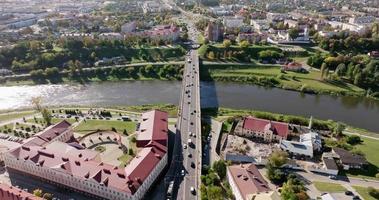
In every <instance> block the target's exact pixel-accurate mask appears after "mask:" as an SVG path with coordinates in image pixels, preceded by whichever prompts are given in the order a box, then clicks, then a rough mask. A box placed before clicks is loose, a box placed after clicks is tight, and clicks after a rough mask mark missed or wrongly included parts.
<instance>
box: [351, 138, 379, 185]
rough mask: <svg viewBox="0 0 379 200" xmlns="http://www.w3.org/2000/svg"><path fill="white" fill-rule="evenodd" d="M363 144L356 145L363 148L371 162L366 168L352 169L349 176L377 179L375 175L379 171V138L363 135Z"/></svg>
mask: <svg viewBox="0 0 379 200" xmlns="http://www.w3.org/2000/svg"><path fill="white" fill-rule="evenodd" d="M361 139H362V140H363V143H362V144H359V145H356V148H357V149H359V150H361V151H362V152H363V153H364V154H365V157H366V159H367V161H368V162H369V166H368V167H367V169H365V170H350V171H348V172H347V174H348V175H349V176H357V177H361V178H370V179H375V175H376V174H377V173H379V156H378V155H377V153H378V152H379V140H374V139H371V138H364V137H361Z"/></svg>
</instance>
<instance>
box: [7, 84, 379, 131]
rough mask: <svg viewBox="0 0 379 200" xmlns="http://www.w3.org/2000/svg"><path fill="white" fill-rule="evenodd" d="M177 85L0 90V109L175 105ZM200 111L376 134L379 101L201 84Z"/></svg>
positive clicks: (120, 85)
mask: <svg viewBox="0 0 379 200" xmlns="http://www.w3.org/2000/svg"><path fill="white" fill-rule="evenodd" d="M180 88H181V82H179V81H158V80H156V81H122V82H99V83H90V84H87V85H36V86H10V87H5V86H1V87H0V110H6V109H17V108H24V107H28V106H30V99H31V98H32V97H33V96H42V97H43V99H44V102H45V103H46V104H48V105H54V106H57V105H84V106H91V105H96V106H107V105H111V106H114V105H141V104H158V103H170V104H178V102H179V96H180ZM201 104H202V107H215V106H221V107H228V108H241V109H255V110H262V111H269V112H276V113H284V114H293V115H302V116H311V115H312V116H314V117H316V118H320V119H333V120H336V121H342V122H345V123H347V124H350V125H352V126H356V127H360V128H365V129H368V130H371V131H376V132H379V101H375V100H371V99H367V98H357V97H333V96H326V95H317V96H316V95H307V94H300V93H298V92H294V91H286V90H281V89H277V88H264V87H259V86H255V85H242V84H234V83H215V84H213V83H209V82H202V83H201Z"/></svg>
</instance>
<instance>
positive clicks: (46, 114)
mask: <svg viewBox="0 0 379 200" xmlns="http://www.w3.org/2000/svg"><path fill="white" fill-rule="evenodd" d="M41 115H42V118H43V119H44V120H45V122H46V125H47V126H50V125H51V119H52V115H51V112H50V111H49V110H48V109H46V108H43V109H42V110H41Z"/></svg>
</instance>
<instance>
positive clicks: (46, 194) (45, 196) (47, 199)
mask: <svg viewBox="0 0 379 200" xmlns="http://www.w3.org/2000/svg"><path fill="white" fill-rule="evenodd" d="M42 198H43V199H46V200H52V199H53V195H52V194H50V193H45V194H43V196H42Z"/></svg>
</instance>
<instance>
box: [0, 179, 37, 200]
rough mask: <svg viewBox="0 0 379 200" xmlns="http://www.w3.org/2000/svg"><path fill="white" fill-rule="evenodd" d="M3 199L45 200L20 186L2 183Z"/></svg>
mask: <svg viewBox="0 0 379 200" xmlns="http://www.w3.org/2000/svg"><path fill="white" fill-rule="evenodd" d="M0 199H1V200H43V199H42V198H40V197H36V196H34V195H33V194H30V193H28V192H25V191H23V190H21V189H19V188H16V187H13V186H9V185H6V184H3V183H0Z"/></svg>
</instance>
